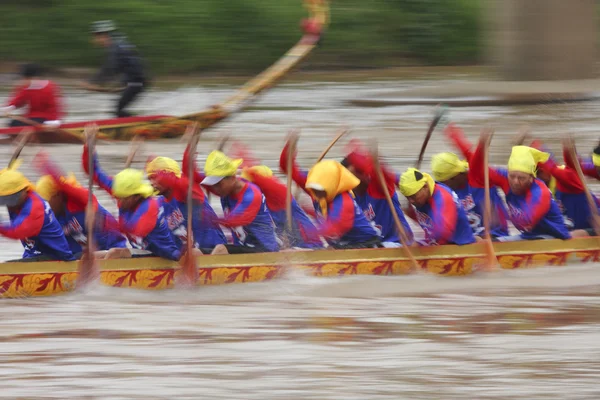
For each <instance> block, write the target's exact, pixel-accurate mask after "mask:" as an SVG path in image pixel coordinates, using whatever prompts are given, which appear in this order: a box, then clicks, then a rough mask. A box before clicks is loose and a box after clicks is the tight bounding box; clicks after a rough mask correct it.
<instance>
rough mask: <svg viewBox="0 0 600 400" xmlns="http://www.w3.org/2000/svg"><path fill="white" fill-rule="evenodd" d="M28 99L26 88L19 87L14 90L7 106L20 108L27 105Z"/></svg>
mask: <svg viewBox="0 0 600 400" xmlns="http://www.w3.org/2000/svg"><path fill="white" fill-rule="evenodd" d="M28 99H29V96H28V92H27V90H26V87H24V86H20V87H18V88H17V89H15V91H14V93H13V95H12V97H11V99H10V100H9V102H8V105H9V106H13V107H15V108H20V107H23V106H25V105H26V104H27V101H28Z"/></svg>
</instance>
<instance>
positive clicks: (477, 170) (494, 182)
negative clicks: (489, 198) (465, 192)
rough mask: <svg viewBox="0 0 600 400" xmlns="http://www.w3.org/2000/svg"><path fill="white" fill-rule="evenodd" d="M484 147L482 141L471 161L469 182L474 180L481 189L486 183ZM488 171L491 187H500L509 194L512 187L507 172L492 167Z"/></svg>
mask: <svg viewBox="0 0 600 400" xmlns="http://www.w3.org/2000/svg"><path fill="white" fill-rule="evenodd" d="M483 146H484V143H483V142H481V141H480V142H479V144H478V145H477V148H476V149H475V151H474V152H473V154H472V156H471V158H470V160H469V182H471V179H473V181H474V182H477V183H478V186H480V187H483V185H484V181H485V177H484V173H483V161H484V160H483V151H484V148H483ZM488 170H489V178H490V187H494V186H498V187H499V188H501V189H502V190H503V191H504V193H508V192H509V190H510V187H509V185H508V177H507V172H506V170H503V169H499V168H491V167H488Z"/></svg>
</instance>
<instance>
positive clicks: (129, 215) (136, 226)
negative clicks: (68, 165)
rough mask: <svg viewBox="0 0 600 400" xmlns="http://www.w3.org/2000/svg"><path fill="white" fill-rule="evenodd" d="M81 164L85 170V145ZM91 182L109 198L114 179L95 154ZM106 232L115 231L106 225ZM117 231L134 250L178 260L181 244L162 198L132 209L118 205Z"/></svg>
mask: <svg viewBox="0 0 600 400" xmlns="http://www.w3.org/2000/svg"><path fill="white" fill-rule="evenodd" d="M83 160H84V162H83V165H84V169H85V170H86V172H88V171H87V162H85V161H86V160H87V146H86V147H85V148H84V154H83ZM94 181H95V182H96V183H97V184H98V185H99V186H100V187H101V188H103V189H104V190H106V191H107V192H108V194H110V195H111V196H112V195H113V194H112V182H113V178H112V177H111V176H109V175H107V174H106V173H105V172H104V171H103V170H102V169H101V168H100V163H99V162H98V159H97V156H96V155H95V154H94ZM107 222H108V221H107ZM105 228H107V229H111V228H112V229H115V227H111V226H110V225H109V224H107V225H106V226H105ZM118 229H119V230H120V231H121V232H123V233H125V235H127V238H128V239H129V242H130V243H131V245H132V246H133V247H135V248H138V249H142V250H148V251H150V252H152V254H154V255H157V256H159V257H163V258H166V259H169V260H179V259H180V258H181V246H180V243H179V242H178V241H177V240H176V239H175V238H174V236H173V234H172V233H171V231H170V230H169V227H168V225H167V221H166V218H165V206H164V198H163V197H162V196H152V197H148V198H146V199H144V200H142V201H141V202H140V203H139V204H138V205H137V206H136V208H135V209H130V210H125V209H123V208H121V207H120V206H119V222H118Z"/></svg>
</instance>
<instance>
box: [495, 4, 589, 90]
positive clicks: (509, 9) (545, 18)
mask: <svg viewBox="0 0 600 400" xmlns="http://www.w3.org/2000/svg"><path fill="white" fill-rule="evenodd" d="M483 1H486V2H487V3H488V4H489V7H488V8H487V15H486V18H485V23H486V25H487V27H488V33H489V35H488V39H489V41H488V46H487V48H488V54H487V58H488V60H489V62H490V63H491V64H492V65H495V66H496V67H497V71H498V73H499V75H500V77H501V78H502V79H508V80H555V79H586V78H592V77H596V76H597V74H596V38H597V21H596V1H595V0H483Z"/></svg>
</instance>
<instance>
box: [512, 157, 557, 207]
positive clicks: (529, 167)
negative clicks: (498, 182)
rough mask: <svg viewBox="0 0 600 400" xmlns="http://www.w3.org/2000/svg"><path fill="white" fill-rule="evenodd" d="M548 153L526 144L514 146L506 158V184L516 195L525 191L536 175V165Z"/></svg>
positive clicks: (544, 159)
mask: <svg viewBox="0 0 600 400" xmlns="http://www.w3.org/2000/svg"><path fill="white" fill-rule="evenodd" d="M549 157H550V154H548V153H544V152H543V151H539V150H537V149H534V148H533V147H528V146H514V147H513V148H512V152H511V154H510V158H509V159H508V184H509V186H510V190H511V192H513V193H514V194H516V195H517V196H520V195H523V194H525V193H527V191H528V190H529V188H530V186H531V184H532V183H533V180H534V179H535V177H536V172H537V165H538V163H540V162H546V161H548V158H549Z"/></svg>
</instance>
